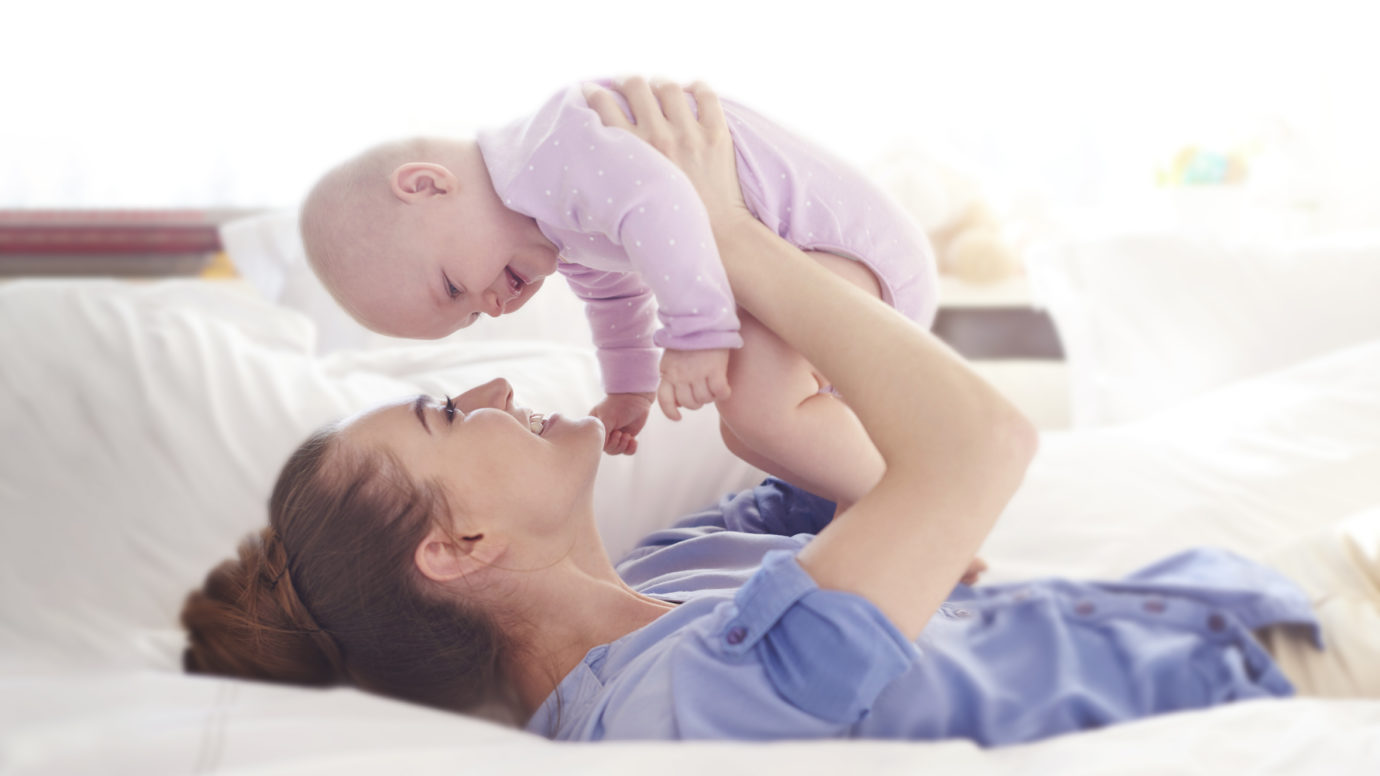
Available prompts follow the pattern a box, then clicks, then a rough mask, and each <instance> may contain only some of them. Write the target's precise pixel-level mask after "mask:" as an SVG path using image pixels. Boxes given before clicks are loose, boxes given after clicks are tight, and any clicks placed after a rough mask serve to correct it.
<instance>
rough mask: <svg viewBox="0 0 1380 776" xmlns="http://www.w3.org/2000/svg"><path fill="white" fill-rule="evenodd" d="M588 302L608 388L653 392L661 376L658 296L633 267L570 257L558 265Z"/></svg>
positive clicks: (591, 331)
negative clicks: (599, 265)
mask: <svg viewBox="0 0 1380 776" xmlns="http://www.w3.org/2000/svg"><path fill="white" fill-rule="evenodd" d="M558 269H559V271H560V273H561V274H562V275H564V276H565V280H566V283H567V284H569V286H570V289H571V290H572V291H574V292H575V296H577V297H579V298H580V300H581V301H583V302H584V303H585V316H586V317H587V318H588V319H589V327H590V333H591V334H592V337H593V340H594V345H595V347H596V348H597V354H596V355H597V356H598V359H599V373H600V374H601V375H602V376H603V379H604V392H605V393H652V392H654V391H655V390H656V389H657V384H658V383H659V382H660V379H661V378H660V373H659V369H658V366H657V365H658V362H659V360H660V356H661V351H660V350H659V349H658V348H657V346H656V343H655V342H653V339H652V330H653V328H654V326H653V318H654V315H655V313H656V300H655V299H653V298H652V291H651V289H650V288H648V287H647V284H646V283H643V282H642V278H641V277H640V276H638V275H637V274H635V273H632V272H615V271H606V270H598V269H594V268H592V267H586V266H583V265H580V264H574V263H570V262H565V263H562V264H561V265H560V266H559V267H558Z"/></svg>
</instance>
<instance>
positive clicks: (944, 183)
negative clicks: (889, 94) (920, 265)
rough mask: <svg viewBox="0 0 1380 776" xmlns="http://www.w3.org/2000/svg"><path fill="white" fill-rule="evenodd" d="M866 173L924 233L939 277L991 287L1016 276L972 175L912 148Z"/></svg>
mask: <svg viewBox="0 0 1380 776" xmlns="http://www.w3.org/2000/svg"><path fill="white" fill-rule="evenodd" d="M870 173H871V175H872V177H873V178H874V179H875V180H877V181H878V183H880V184H881V185H882V187H883V188H885V189H886V190H887V191H888V192H890V193H891V195H892V196H893V197H895V198H896V200H897V201H898V202H899V203H900V204H901V206H902V207H903V208H904V209H905V210H906V211H907V212H908V213H909V214H910V215H911V217H912V218H914V219H915V220H916V222H917V223H919V224H920V226H921V228H923V229H924V230H925V233H926V234H927V235H928V236H929V238H930V243H931V244H932V245H933V246H934V252H935V260H936V261H937V262H938V264H939V271H940V272H941V273H943V274H945V275H950V276H953V277H956V278H959V279H960V280H964V281H967V282H970V283H996V282H1000V281H1002V280H1005V279H1006V278H1008V277H1011V276H1012V275H1015V274H1018V273H1019V272H1020V271H1021V261H1020V256H1019V255H1018V252H1017V250H1016V246H1015V244H1014V242H1013V241H1012V239H1011V238H1010V237H1009V236H1008V235H1007V234H1006V231H1005V230H1004V229H1003V226H1002V219H1001V218H1000V217H999V216H998V215H997V212H996V209H995V208H994V207H993V206H992V204H991V203H990V202H989V201H988V199H987V197H986V196H985V195H984V193H983V191H982V189H981V187H980V186H979V185H978V183H977V181H976V180H975V176H973V175H970V174H966V173H964V172H963V171H962V170H960V169H959V168H958V167H957V166H956V165H954V164H949V163H945V162H943V161H941V160H940V158H939V157H937V156H935V155H933V154H930V153H926V152H924V151H921V150H919V149H917V148H915V147H913V146H912V147H898V148H896V149H893V150H891V151H889V152H887V153H886V154H884V155H883V156H882V157H881V158H880V159H879V160H878V162H877V164H875V165H874V166H873V168H872V169H871V170H870Z"/></svg>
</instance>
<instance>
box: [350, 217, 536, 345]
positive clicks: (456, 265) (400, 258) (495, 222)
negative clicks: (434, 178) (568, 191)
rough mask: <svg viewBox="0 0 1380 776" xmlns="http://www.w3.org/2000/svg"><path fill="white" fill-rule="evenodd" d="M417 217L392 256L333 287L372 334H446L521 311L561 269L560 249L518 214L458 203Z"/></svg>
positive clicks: (427, 336)
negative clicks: (484, 318)
mask: <svg viewBox="0 0 1380 776" xmlns="http://www.w3.org/2000/svg"><path fill="white" fill-rule="evenodd" d="M499 211H501V212H499ZM416 215H417V216H418V218H415V219H412V220H411V228H410V229H409V230H408V232H407V235H406V237H404V238H403V239H402V240H401V241H400V244H398V245H395V246H390V248H389V250H390V252H391V255H388V256H379V257H377V258H376V259H375V260H374V261H373V262H371V264H373V265H374V266H371V267H369V268H366V269H365V270H364V271H360V272H353V273H348V274H349V277H345V278H339V277H338V278H336V281H337V282H336V283H334V285H335V286H336V291H337V295H338V296H339V297H340V301H341V302H342V303H343V304H344V305H345V307H346V308H347V309H349V310H350V312H351V313H352V314H354V315H355V317H356V318H358V319H359V320H360V321H361V322H362V323H364V324H365V325H366V326H368V327H369V328H371V329H373V330H374V331H378V332H380V333H383V334H388V335H391V336H394V337H408V338H415V339H437V338H440V337H444V336H446V335H447V334H450V333H451V332H454V331H455V330H457V329H463V328H465V327H466V326H469V325H470V324H472V323H474V322H475V321H476V320H478V319H479V316H480V315H488V316H490V317H494V318H497V317H498V316H500V315H503V314H504V313H510V312H513V311H514V310H517V309H518V308H520V307H522V306H523V305H524V304H526V303H527V300H528V299H531V298H532V295H533V294H535V293H536V291H537V289H539V288H540V287H541V284H542V281H543V279H544V278H545V277H546V276H547V275H550V274H551V273H553V272H555V271H556V248H555V246H554V245H552V244H551V242H550V241H548V240H547V239H546V238H545V236H544V235H542V233H541V230H540V229H538V228H537V226H536V222H535V221H533V220H532V219H531V218H528V217H526V216H523V215H522V214H520V213H515V212H513V211H510V210H508V209H506V208H499V209H498V211H492V210H479V212H476V208H466V207H464V202H462V201H456V200H453V199H452V200H451V201H447V200H438V201H437V202H436V203H435V204H428V205H427V206H424V207H423V208H422V209H420V210H419V211H418V212H417V213H416Z"/></svg>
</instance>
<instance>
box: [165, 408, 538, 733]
mask: <svg viewBox="0 0 1380 776" xmlns="http://www.w3.org/2000/svg"><path fill="white" fill-rule="evenodd" d="M433 525H440V526H443V527H444V529H445V530H449V509H448V507H447V505H446V501H445V498H444V495H443V493H442V492H441V490H440V488H439V487H438V486H436V485H434V484H429V483H420V484H419V483H416V482H414V481H412V480H411V479H410V478H409V477H408V476H407V474H406V472H405V471H404V470H403V468H402V467H401V466H400V465H399V464H398V463H397V462H396V460H394V459H393V458H391V457H390V456H389V455H387V454H385V453H380V452H364V451H360V450H355V449H351V448H348V447H347V446H346V445H345V444H344V443H342V442H341V440H340V438H339V435H338V434H337V433H336V432H335V431H334V430H332V429H325V430H322V431H319V432H317V433H316V434H314V435H313V436H312V437H311V438H310V439H308V440H307V441H306V442H304V443H303V444H302V446H301V447H299V448H298V449H297V451H296V452H294V453H293V454H292V457H291V458H289V459H288V462H287V463H286V464H285V465H284V466H283V470H282V472H281V473H280V474H279V476H278V482H277V484H276V485H275V486H274V488H273V496H272V499H271V500H270V506H269V524H268V526H267V527H265V528H263V529H262V530H260V531H259V532H257V533H253V534H250V535H248V536H246V537H245V538H244V540H243V541H241V542H240V545H239V557H238V558H237V559H235V560H227V561H225V562H223V563H221V564H220V565H219V566H217V567H216V568H215V569H213V570H212V571H211V573H210V574H208V575H207V577H206V581H205V583H204V584H203V586H202V587H201V589H200V590H195V591H193V592H192V593H191V594H190V595H189V596H188V597H187V600H186V602H185V603H184V604H183V608H182V624H183V626H184V627H185V628H186V629H187V631H188V634H189V637H190V645H189V646H188V647H187V649H186V651H185V652H184V653H183V657H182V663H183V667H184V668H185V669H186V670H187V671H188V672H192V673H207V674H219V675H223V676H234V677H241V678H247V679H269V680H274V681H282V682H291V683H294V684H306V685H329V684H337V683H350V684H354V685H356V686H358V687H360V688H361V689H365V690H369V691H373V692H378V693H382V694H385V695H389V696H393V697H396V698H402V699H405V700H410V701H416V702H419V703H425V704H428V705H431V706H436V707H440V708H445V709H453V710H457V711H471V710H475V709H477V708H478V707H480V706H481V705H484V704H490V708H493V707H494V705H496V706H498V707H508V708H511V706H512V693H511V689H510V688H509V686H508V684H507V682H506V680H505V678H504V673H503V665H504V663H503V660H504V657H505V655H508V653H509V646H510V645H509V644H508V642H507V640H506V639H505V637H504V634H503V631H502V629H501V628H500V627H499V625H498V623H497V622H496V621H495V620H494V619H493V618H492V617H491V616H489V615H488V614H487V613H486V612H484V611H483V610H482V609H480V608H479V607H477V606H468V605H465V604H463V603H461V602H459V601H457V600H455V598H454V596H453V595H452V596H447V595H446V594H445V592H444V591H443V590H442V589H441V588H440V586H439V585H438V584H437V583H434V582H432V581H431V580H430V579H428V578H427V577H425V576H424V575H423V574H422V573H421V572H420V571H419V570H418V569H417V567H416V564H415V562H414V560H413V558H414V554H415V552H416V550H417V547H418V545H419V544H420V543H421V542H422V540H423V538H424V537H425V536H426V534H427V532H428V531H429V530H430V529H431V527H432V526H433Z"/></svg>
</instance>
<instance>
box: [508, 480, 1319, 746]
mask: <svg viewBox="0 0 1380 776" xmlns="http://www.w3.org/2000/svg"><path fill="white" fill-rule="evenodd" d="M833 511H834V505H833V503H831V502H828V501H825V500H823V499H820V498H818V497H816V496H813V495H810V494H808V493H806V492H804V491H801V490H799V489H797V488H794V487H792V486H790V485H788V484H786V483H784V482H781V481H780V480H774V479H769V480H767V481H766V482H765V483H763V484H762V485H760V486H758V487H757V488H754V489H752V490H749V491H743V492H742V493H737V494H732V495H729V496H725V497H724V498H723V499H722V500H721V501H720V503H719V504H718V506H716V507H714V508H713V509H709V510H705V511H703V512H700V513H698V514H695V515H692V516H690V517H688V518H686V519H684V520H682V521H681V522H680V523H678V524H677V525H676V526H675V527H673V528H670V529H667V530H663V531H658V532H656V533H654V534H652V535H650V536H648V537H647V538H646V539H645V540H644V541H643V542H642V543H641V544H640V545H639V546H638V547H637V548H636V549H634V550H633V551H632V553H631V554H629V556H628V557H627V558H626V559H624V560H623V561H622V562H621V563H619V564H618V566H617V568H618V572H619V574H621V575H622V577H623V579H624V580H625V581H627V582H628V584H629V585H631V586H632V587H633V588H635V589H637V590H638V591H639V592H641V593H644V594H646V595H649V596H653V597H658V598H662V599H664V600H669V601H679V602H681V604H680V605H679V606H677V607H676V608H675V609H673V610H671V611H669V612H667V613H666V614H664V615H662V616H661V617H659V618H657V619H656V620H655V621H653V622H651V623H650V624H648V625H646V626H644V627H642V628H639V629H638V630H635V631H633V632H632V633H629V634H628V635H626V636H624V637H622V638H620V639H618V640H616V641H614V642H612V643H609V644H603V645H600V646H597V647H595V648H594V649H591V650H590V651H589V653H588V654H587V655H586V656H585V659H584V660H583V662H581V663H580V664H579V665H578V666H576V668H575V669H574V670H573V671H571V672H570V673H569V674H568V675H567V676H566V677H565V678H564V679H563V680H562V681H561V682H560V684H559V685H558V686H557V688H556V691H555V692H553V693H552V694H551V696H550V697H548V698H547V699H546V701H545V703H544V704H543V705H542V706H541V707H540V708H539V709H538V710H537V712H536V713H535V714H534V715H533V716H532V718H531V720H529V722H528V724H527V729H528V730H530V731H533V732H536V733H540V734H543V735H547V736H549V737H552V738H556V739H561V740H580V741H596V740H601V739H659V740H672V739H755V740H771V739H801V738H841V737H870V738H903V739H939V738H951V737H961V738H969V739H972V740H974V741H977V742H978V743H980V744H983V745H999V744H1010V743H1016V742H1021V741H1030V740H1034V739H1039V738H1043V737H1046V736H1051V735H1055V734H1058V733H1063V732H1067V731H1073V730H1082V729H1087V728H1095V727H1100V726H1103V725H1108V724H1112V723H1115V722H1121V721H1124V720H1130V719H1136V718H1139V717H1144V716H1147V715H1150V714H1158V713H1164V712H1169V711H1176V710H1181V709H1194V708H1202V707H1206V706H1212V705H1216V704H1219V703H1226V702H1229V701H1235V700H1243V699H1248V698H1258V697H1268V696H1285V695H1290V694H1292V692H1293V688H1292V686H1291V685H1290V684H1289V682H1288V680H1287V679H1285V678H1284V676H1283V674H1282V673H1280V671H1279V669H1278V667H1277V666H1276V665H1275V663H1274V661H1273V660H1272V659H1271V658H1270V656H1269V655H1268V654H1267V653H1266V652H1265V650H1264V649H1263V648H1261V646H1260V645H1259V643H1258V642H1257V641H1256V640H1255V638H1254V637H1253V636H1252V634H1251V631H1252V630H1253V629H1257V628H1261V627H1263V626H1266V625H1272V624H1277V623H1296V624H1301V625H1304V626H1306V627H1308V628H1310V629H1311V630H1312V633H1313V638H1314V640H1315V643H1317V644H1318V645H1319V646H1321V640H1320V632H1319V629H1318V626H1317V622H1316V620H1315V619H1314V617H1313V615H1312V611H1311V609H1310V607H1309V605H1308V601H1307V598H1306V597H1305V595H1304V593H1303V591H1302V590H1301V589H1300V588H1298V587H1297V586H1296V585H1295V584H1294V583H1292V582H1290V581H1289V580H1287V579H1286V578H1284V577H1283V576H1281V575H1280V574H1278V573H1277V572H1274V571H1272V570H1270V569H1267V568H1265V567H1263V566H1260V565H1257V564H1255V563H1252V562H1250V561H1248V560H1246V559H1244V558H1241V557H1238V556H1236V555H1233V554H1231V553H1228V552H1226V551H1223V550H1215V549H1198V550H1191V551H1188V552H1184V553H1181V554H1178V555H1175V556H1173V557H1170V558H1168V559H1166V560H1164V561H1161V562H1159V563H1157V564H1155V565H1153V566H1150V567H1149V568H1146V569H1142V570H1141V571H1138V572H1136V573H1134V574H1132V575H1130V576H1128V577H1126V578H1125V579H1123V580H1121V581H1119V582H1114V583H1105V582H1084V581H1071V580H1062V579H1050V580H1041V581H1034V582H1025V583H1020V584H1005V585H983V586H980V587H968V586H965V585H959V586H958V587H957V588H955V590H954V591H953V593H952V595H951V596H950V598H949V600H948V601H947V602H946V603H945V604H944V605H943V607H941V609H940V610H939V611H938V612H937V613H936V614H935V615H934V617H933V618H932V619H931V620H930V622H929V624H928V625H927V626H926V628H925V630H924V632H923V633H922V634H921V635H920V637H919V638H918V639H917V640H915V641H914V642H911V641H909V640H908V639H907V638H906V637H905V636H904V635H902V634H901V633H900V631H898V630H897V629H896V627H895V626H893V625H892V624H891V622H890V621H888V620H887V618H886V617H885V616H884V615H883V614H882V613H881V612H880V611H879V610H878V609H877V608H876V606H874V605H873V604H872V603H871V602H869V601H868V600H867V599H865V598H862V597H861V596H858V595H854V594H852V593H844V592H840V591H834V590H823V589H820V587H819V586H818V585H817V584H815V582H814V581H813V579H811V577H810V576H809V575H808V574H806V573H805V571H804V570H803V569H802V568H801V567H800V565H799V564H797V563H796V561H795V554H796V553H797V552H798V551H799V550H800V548H801V547H803V546H804V545H805V544H806V543H807V542H809V541H810V539H811V538H813V536H814V535H815V534H816V533H818V532H819V530H820V529H822V528H823V527H824V526H825V525H827V524H828V522H829V520H830V518H831V517H832V515H833Z"/></svg>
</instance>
